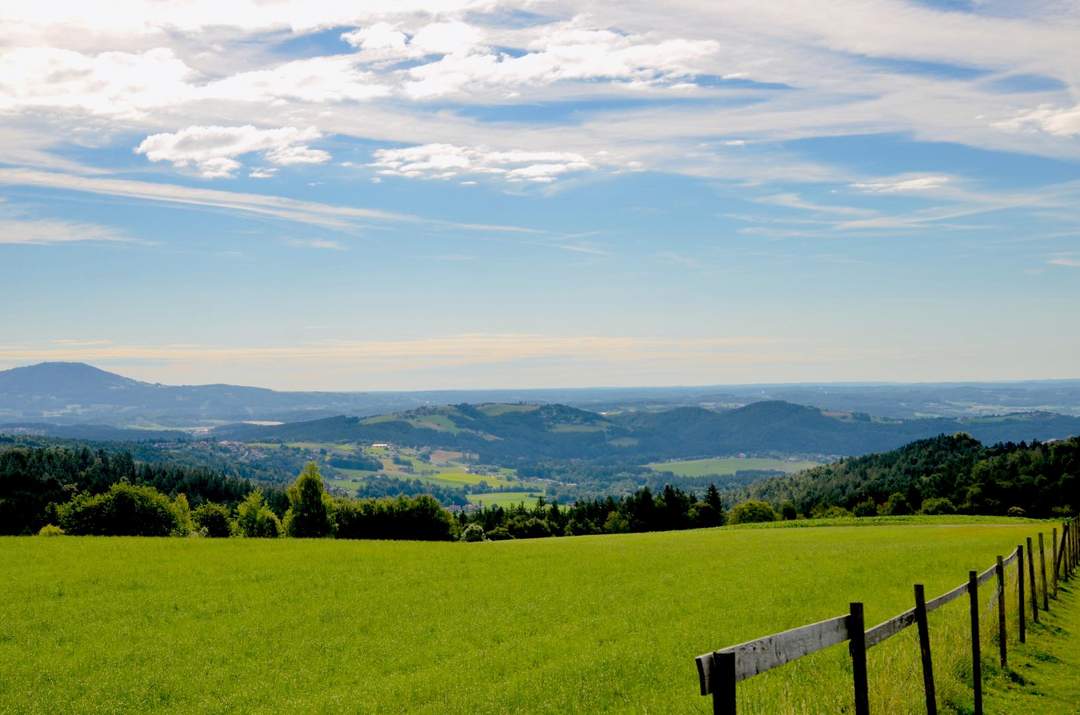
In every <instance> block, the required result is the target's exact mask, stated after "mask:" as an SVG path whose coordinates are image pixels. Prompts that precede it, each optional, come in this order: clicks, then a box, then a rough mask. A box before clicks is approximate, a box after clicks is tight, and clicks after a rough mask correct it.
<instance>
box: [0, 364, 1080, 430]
mask: <svg viewBox="0 0 1080 715" xmlns="http://www.w3.org/2000/svg"><path fill="white" fill-rule="evenodd" d="M516 402H527V403H531V404H562V405H569V406H571V407H575V408H578V409H584V410H591V411H593V412H601V413H604V414H610V413H634V414H636V415H643V418H648V416H649V415H650V414H652V413H666V412H670V411H672V410H674V409H676V408H682V407H686V408H692V409H702V408H704V409H705V410H706V411H708V412H710V413H713V414H715V413H723V412H724V411H725V410H730V409H732V408H738V407H743V406H746V405H750V404H753V403H760V402H788V403H796V404H803V405H812V406H813V407H816V408H821V409H824V410H829V411H838V412H848V413H860V412H861V413H868V414H872V415H876V416H879V417H892V418H902V419H910V418H914V417H976V416H983V415H996V414H1003V413H1008V412H1018V411H1042V412H1056V413H1060V414H1069V415H1077V416H1080V381H1077V380H1059V381H1034V382H1013V383H966V384H964V383H956V384H939V385H933V384H919V385H872V384H871V385H856V384H831V385H830V384H825V385H734V386H722V387H641V388H637V387H635V388H573V389H540V390H456V391H455V390H427V391H414V392H389V391H387V392H381V391H380V392H279V391H275V390H268V389H265V388H259V387H238V386H235V385H180V386H173V385H161V384H157V383H149V382H142V381H139V380H132V379H130V378H127V377H122V376H120V375H116V374H114V373H111V372H106V371H104V370H100V369H98V368H95V367H92V366H90V365H86V364H83V363H41V364H38V365H31V366H28V367H19V368H15V369H12V370H6V371H0V423H4V422H34V423H52V424H104V425H111V426H113V427H132V426H138V427H152V426H164V427H174V428H193V427H209V426H215V425H221V424H225V423H230V422H240V421H247V420H252V421H277V422H296V421H301V420H313V419H316V418H320V417H331V416H334V415H349V416H357V417H367V416H374V415H383V414H387V413H397V412H404V411H408V410H412V409H417V408H426V407H432V406H443V405H452V404H461V403H469V404H482V403H516ZM687 414H691V413H687ZM697 414H699V415H700V413H697ZM663 419H666V420H671V419H678V417H670V416H669V417H665V418H663ZM803 419H812V416H810V417H806V416H804V418H803ZM704 421H705V422H706V423H707V422H708V419H705V420H704ZM803 427H804V428H805V427H806V425H804V426H803ZM697 428H699V429H703V427H700V426H698V427H697ZM812 433H813V430H811V432H809V433H807V434H812Z"/></svg>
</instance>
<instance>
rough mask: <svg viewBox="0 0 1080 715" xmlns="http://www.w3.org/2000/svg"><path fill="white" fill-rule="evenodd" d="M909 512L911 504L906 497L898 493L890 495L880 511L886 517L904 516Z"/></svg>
mask: <svg viewBox="0 0 1080 715" xmlns="http://www.w3.org/2000/svg"><path fill="white" fill-rule="evenodd" d="M911 511H912V510H911V504H909V503H908V500H907V497H906V496H904V495H903V494H901V493H900V492H893V493H892V494H890V495H889V499H888V501H886V502H885V506H884V507H882V509H881V513H882V514H885V515H887V516H905V515H907V514H910V513H911Z"/></svg>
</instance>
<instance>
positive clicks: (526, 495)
mask: <svg viewBox="0 0 1080 715" xmlns="http://www.w3.org/2000/svg"><path fill="white" fill-rule="evenodd" d="M468 497H469V503H471V504H483V505H484V506H501V507H508V506H515V505H517V504H524V505H525V506H527V507H532V506H534V505H535V504H536V500H537V499H538V498H539V497H540V494H539V493H538V492H488V493H486V494H469V495H468Z"/></svg>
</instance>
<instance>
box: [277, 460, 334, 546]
mask: <svg viewBox="0 0 1080 715" xmlns="http://www.w3.org/2000/svg"><path fill="white" fill-rule="evenodd" d="M330 507H331V499H330V497H329V495H327V493H326V488H325V487H324V486H323V480H322V475H321V474H319V465H317V464H315V462H308V463H307V464H306V465H305V466H304V469H303V471H301V472H300V476H298V477H297V478H296V481H295V482H293V484H292V486H290V487H289V510H288V511H287V512H285V533H286V534H288V535H289V536H295V537H300V538H312V539H318V538H322V537H324V536H329V535H330V533H331V531H332V530H333V523H332V522H331V520H330Z"/></svg>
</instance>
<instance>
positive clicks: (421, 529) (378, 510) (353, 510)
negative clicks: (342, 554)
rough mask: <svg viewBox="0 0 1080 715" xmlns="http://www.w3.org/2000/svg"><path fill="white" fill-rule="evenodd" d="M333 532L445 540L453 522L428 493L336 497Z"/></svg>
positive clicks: (363, 536) (344, 536)
mask: <svg viewBox="0 0 1080 715" xmlns="http://www.w3.org/2000/svg"><path fill="white" fill-rule="evenodd" d="M332 506H333V509H332V513H333V522H334V535H335V536H337V538H339V539H412V540H416V541H448V540H450V539H452V538H454V531H455V528H456V526H457V525H456V524H455V523H454V521H453V519H452V518H451V517H450V513H449V512H447V511H446V510H445V509H443V508H442V505H441V504H439V502H438V501H437V500H436V499H434V498H433V497H431V496H428V495H426V494H422V495H420V496H416V497H407V496H399V497H396V498H393V499H336V500H334V501H333V502H332Z"/></svg>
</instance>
